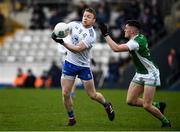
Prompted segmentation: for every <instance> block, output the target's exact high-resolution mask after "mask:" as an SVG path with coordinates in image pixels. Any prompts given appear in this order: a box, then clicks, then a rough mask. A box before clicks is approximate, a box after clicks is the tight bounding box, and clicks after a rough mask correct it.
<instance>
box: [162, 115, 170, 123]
mask: <svg viewBox="0 0 180 132" xmlns="http://www.w3.org/2000/svg"><path fill="white" fill-rule="evenodd" d="M161 122H162V123H169V120H168V119H167V118H166V117H165V116H163V117H162V119H161Z"/></svg>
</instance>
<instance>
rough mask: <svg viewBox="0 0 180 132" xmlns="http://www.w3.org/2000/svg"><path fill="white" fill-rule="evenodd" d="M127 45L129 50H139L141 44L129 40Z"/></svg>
mask: <svg viewBox="0 0 180 132" xmlns="http://www.w3.org/2000/svg"><path fill="white" fill-rule="evenodd" d="M126 45H127V46H128V48H129V50H130V51H132V50H139V44H138V43H137V42H136V41H134V40H129V41H128V42H127V43H126Z"/></svg>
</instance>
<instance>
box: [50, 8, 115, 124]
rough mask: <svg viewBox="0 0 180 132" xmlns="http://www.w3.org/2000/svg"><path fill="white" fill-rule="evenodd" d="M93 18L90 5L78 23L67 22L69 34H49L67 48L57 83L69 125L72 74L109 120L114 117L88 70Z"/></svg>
mask: <svg viewBox="0 0 180 132" xmlns="http://www.w3.org/2000/svg"><path fill="white" fill-rule="evenodd" d="M95 21H96V12H95V11H94V10H93V9H92V8H87V9H85V11H84V13H83V17H82V21H81V22H77V21H73V22H70V23H69V24H68V25H69V28H70V35H69V36H67V37H66V38H64V39H59V38H58V37H57V36H56V35H55V34H54V33H52V36H51V37H52V39H53V40H54V41H56V42H57V43H60V44H61V45H63V46H64V47H65V48H66V49H67V50H68V51H67V55H66V57H65V62H64V64H63V68H62V76H61V86H62V95H63V101H64V105H65V108H66V110H67V114H68V118H69V122H68V125H69V126H73V125H75V124H76V120H75V115H74V112H73V106H72V98H71V97H70V93H71V90H72V87H73V85H74V81H75V78H76V76H77V77H78V78H80V79H81V80H82V82H83V86H84V89H85V91H86V93H87V94H88V96H89V97H90V98H91V99H93V100H95V101H97V102H99V103H100V104H102V105H103V106H104V108H105V110H106V112H107V114H108V118H109V120H110V121H112V120H113V119H114V110H113V108H112V104H111V103H110V102H107V101H106V100H105V98H104V96H103V95H102V94H101V93H99V92H96V89H95V86H94V80H93V75H92V71H91V69H90V58H91V55H90V50H91V48H92V47H93V45H94V44H95V42H96V32H95V30H94V28H93V24H94V23H95Z"/></svg>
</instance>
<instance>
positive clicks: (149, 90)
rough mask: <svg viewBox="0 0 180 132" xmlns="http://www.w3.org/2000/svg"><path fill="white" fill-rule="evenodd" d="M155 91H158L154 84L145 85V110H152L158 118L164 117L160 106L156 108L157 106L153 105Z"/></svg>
mask: <svg viewBox="0 0 180 132" xmlns="http://www.w3.org/2000/svg"><path fill="white" fill-rule="evenodd" d="M155 91H156V88H155V87H153V86H145V87H144V95H143V99H144V102H143V107H144V109H145V110H147V111H148V112H150V113H151V114H152V115H153V116H155V117H156V118H158V119H162V118H163V116H164V115H163V114H162V113H161V112H160V110H159V109H158V108H156V107H155V106H153V105H152V102H153V97H154V93H155Z"/></svg>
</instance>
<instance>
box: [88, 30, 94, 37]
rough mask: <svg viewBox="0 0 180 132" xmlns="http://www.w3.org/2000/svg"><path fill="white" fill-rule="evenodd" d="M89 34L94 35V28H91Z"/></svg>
mask: <svg viewBox="0 0 180 132" xmlns="http://www.w3.org/2000/svg"><path fill="white" fill-rule="evenodd" d="M89 34H90V36H91V37H94V32H93V30H92V29H89Z"/></svg>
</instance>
